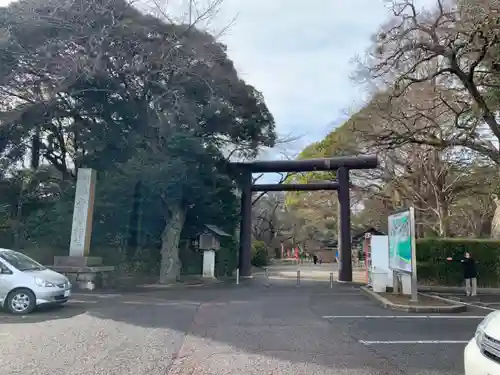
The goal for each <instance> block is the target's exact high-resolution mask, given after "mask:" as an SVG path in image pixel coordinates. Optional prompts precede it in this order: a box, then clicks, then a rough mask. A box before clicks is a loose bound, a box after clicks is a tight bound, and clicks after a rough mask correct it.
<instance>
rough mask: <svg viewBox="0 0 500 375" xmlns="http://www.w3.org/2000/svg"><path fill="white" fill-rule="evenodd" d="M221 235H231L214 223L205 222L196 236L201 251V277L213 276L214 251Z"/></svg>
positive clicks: (218, 247)
mask: <svg viewBox="0 0 500 375" xmlns="http://www.w3.org/2000/svg"><path fill="white" fill-rule="evenodd" d="M221 237H231V235H230V234H228V233H226V232H224V231H223V230H222V229H220V228H219V227H217V226H215V225H210V224H205V230H204V231H203V232H202V233H201V234H200V235H199V237H198V247H199V249H200V250H202V251H203V275H202V276H203V277H208V278H214V277H215V252H216V251H218V250H220V239H221Z"/></svg>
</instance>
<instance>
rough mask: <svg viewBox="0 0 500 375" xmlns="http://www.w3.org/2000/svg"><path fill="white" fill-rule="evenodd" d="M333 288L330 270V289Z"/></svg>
mask: <svg viewBox="0 0 500 375" xmlns="http://www.w3.org/2000/svg"><path fill="white" fill-rule="evenodd" d="M332 288H333V272H330V289H332Z"/></svg>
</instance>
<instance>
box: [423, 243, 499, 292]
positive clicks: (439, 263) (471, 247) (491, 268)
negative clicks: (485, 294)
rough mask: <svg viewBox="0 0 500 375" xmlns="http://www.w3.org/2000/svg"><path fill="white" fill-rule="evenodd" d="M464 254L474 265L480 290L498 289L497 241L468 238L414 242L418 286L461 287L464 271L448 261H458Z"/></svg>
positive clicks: (456, 264) (459, 266) (457, 264)
mask: <svg viewBox="0 0 500 375" xmlns="http://www.w3.org/2000/svg"><path fill="white" fill-rule="evenodd" d="M465 252H469V253H471V254H472V255H473V257H474V259H475V260H476V262H477V269H478V283H479V285H481V286H498V285H500V241H496V240H490V239H468V238H423V239H419V240H417V254H416V255H417V275H418V279H419V281H420V282H421V283H432V284H440V285H462V284H463V268H462V266H461V264H459V263H456V262H448V261H447V260H446V258H447V257H453V258H454V259H460V258H461V257H463V255H464V253H465Z"/></svg>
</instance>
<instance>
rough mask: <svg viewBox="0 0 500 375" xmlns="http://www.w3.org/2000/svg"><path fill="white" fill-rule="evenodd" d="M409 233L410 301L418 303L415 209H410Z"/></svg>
mask: <svg viewBox="0 0 500 375" xmlns="http://www.w3.org/2000/svg"><path fill="white" fill-rule="evenodd" d="M410 233H411V237H410V238H411V268H412V269H411V301H412V302H418V281H417V244H416V235H415V209H414V208H413V207H410Z"/></svg>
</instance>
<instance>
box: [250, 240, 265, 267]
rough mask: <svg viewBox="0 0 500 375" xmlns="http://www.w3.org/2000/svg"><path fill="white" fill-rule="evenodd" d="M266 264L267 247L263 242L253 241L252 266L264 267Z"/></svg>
mask: <svg viewBox="0 0 500 375" xmlns="http://www.w3.org/2000/svg"><path fill="white" fill-rule="evenodd" d="M267 264H268V258H267V245H266V244H265V243H264V242H263V241H254V242H253V244H252V265H253V266H254V267H264V266H267Z"/></svg>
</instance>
